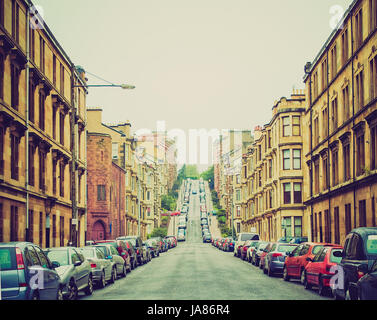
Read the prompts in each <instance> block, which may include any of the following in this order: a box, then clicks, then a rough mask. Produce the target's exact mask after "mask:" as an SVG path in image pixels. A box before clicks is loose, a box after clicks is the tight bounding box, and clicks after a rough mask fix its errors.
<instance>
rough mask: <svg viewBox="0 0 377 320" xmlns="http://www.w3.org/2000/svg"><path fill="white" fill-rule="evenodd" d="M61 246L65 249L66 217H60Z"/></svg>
mask: <svg viewBox="0 0 377 320" xmlns="http://www.w3.org/2000/svg"><path fill="white" fill-rule="evenodd" d="M59 231H60V236H59V238H60V246H61V247H64V217H60V228H59Z"/></svg>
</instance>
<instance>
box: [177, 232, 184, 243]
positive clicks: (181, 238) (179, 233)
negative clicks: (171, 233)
mask: <svg viewBox="0 0 377 320" xmlns="http://www.w3.org/2000/svg"><path fill="white" fill-rule="evenodd" d="M177 237H178V241H185V240H186V231H185V230H184V229H179V230H178V236H177Z"/></svg>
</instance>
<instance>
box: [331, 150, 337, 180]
mask: <svg viewBox="0 0 377 320" xmlns="http://www.w3.org/2000/svg"><path fill="white" fill-rule="evenodd" d="M331 169H332V185H333V186H336V185H337V184H338V182H339V177H338V150H333V151H332V163H331Z"/></svg>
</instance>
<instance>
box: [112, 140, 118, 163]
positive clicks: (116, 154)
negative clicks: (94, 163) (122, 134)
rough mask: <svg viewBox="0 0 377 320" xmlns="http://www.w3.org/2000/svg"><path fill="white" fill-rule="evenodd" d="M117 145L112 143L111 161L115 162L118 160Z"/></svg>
mask: <svg viewBox="0 0 377 320" xmlns="http://www.w3.org/2000/svg"><path fill="white" fill-rule="evenodd" d="M118 147H119V145H118V143H117V142H113V143H112V159H113V160H117V159H118Z"/></svg>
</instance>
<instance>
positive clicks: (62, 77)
mask: <svg viewBox="0 0 377 320" xmlns="http://www.w3.org/2000/svg"><path fill="white" fill-rule="evenodd" d="M60 93H61V94H62V95H63V96H64V66H63V65H62V64H61V65H60Z"/></svg>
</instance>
